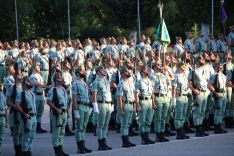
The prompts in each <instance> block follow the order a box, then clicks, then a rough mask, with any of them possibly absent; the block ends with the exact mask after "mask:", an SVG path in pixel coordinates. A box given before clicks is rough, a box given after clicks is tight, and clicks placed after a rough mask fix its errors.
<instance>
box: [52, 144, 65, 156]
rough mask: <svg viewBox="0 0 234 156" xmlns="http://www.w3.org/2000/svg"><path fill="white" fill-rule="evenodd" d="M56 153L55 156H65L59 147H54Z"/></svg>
mask: <svg viewBox="0 0 234 156" xmlns="http://www.w3.org/2000/svg"><path fill="white" fill-rule="evenodd" d="M54 153H55V156H63V155H62V153H61V152H60V149H59V146H54Z"/></svg>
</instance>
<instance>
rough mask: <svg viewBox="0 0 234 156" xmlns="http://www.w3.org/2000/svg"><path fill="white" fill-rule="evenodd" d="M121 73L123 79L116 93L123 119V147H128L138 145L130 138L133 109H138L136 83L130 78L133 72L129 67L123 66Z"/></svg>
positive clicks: (121, 119) (121, 118)
mask: <svg viewBox="0 0 234 156" xmlns="http://www.w3.org/2000/svg"><path fill="white" fill-rule="evenodd" d="M121 73H122V81H121V82H120V83H119V84H118V87H117V91H116V95H117V98H118V99H117V100H118V105H119V107H118V108H119V114H120V121H121V135H122V141H123V144H122V147H125V148H128V147H134V146H136V144H133V143H131V142H130V141H129V138H128V136H129V127H130V123H131V121H132V116H133V111H134V112H135V111H136V106H135V104H134V101H135V99H134V83H132V82H130V80H129V78H130V77H131V73H130V71H129V69H128V68H127V67H125V68H123V69H122V71H121Z"/></svg>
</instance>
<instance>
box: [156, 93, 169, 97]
mask: <svg viewBox="0 0 234 156" xmlns="http://www.w3.org/2000/svg"><path fill="white" fill-rule="evenodd" d="M154 95H155V96H157V97H165V96H166V95H167V94H161V93H154Z"/></svg>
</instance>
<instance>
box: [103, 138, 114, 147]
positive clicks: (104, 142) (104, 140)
mask: <svg viewBox="0 0 234 156" xmlns="http://www.w3.org/2000/svg"><path fill="white" fill-rule="evenodd" d="M102 142H103V145H104V146H105V147H106V148H107V150H112V148H111V147H109V146H108V145H107V144H106V139H105V138H103V139H102Z"/></svg>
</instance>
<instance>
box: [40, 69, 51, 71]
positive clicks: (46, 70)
mask: <svg viewBox="0 0 234 156" xmlns="http://www.w3.org/2000/svg"><path fill="white" fill-rule="evenodd" d="M40 70H41V71H48V70H49V69H40Z"/></svg>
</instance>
